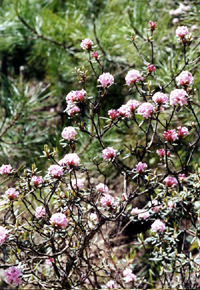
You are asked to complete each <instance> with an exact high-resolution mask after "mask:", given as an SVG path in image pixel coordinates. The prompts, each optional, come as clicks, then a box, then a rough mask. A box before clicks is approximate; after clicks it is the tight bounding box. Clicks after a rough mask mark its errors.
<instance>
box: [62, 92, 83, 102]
mask: <svg viewBox="0 0 200 290" xmlns="http://www.w3.org/2000/svg"><path fill="white" fill-rule="evenodd" d="M85 95H86V91H85V90H83V89H82V90H80V91H71V92H69V93H68V94H67V96H66V102H67V103H68V104H71V103H74V102H78V101H81V102H83V101H84V100H85Z"/></svg>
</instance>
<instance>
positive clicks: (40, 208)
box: [35, 206, 46, 219]
mask: <svg viewBox="0 0 200 290" xmlns="http://www.w3.org/2000/svg"><path fill="white" fill-rule="evenodd" d="M45 215H46V210H45V207H44V206H38V207H36V210H35V216H36V218H38V219H40V218H42V217H43V216H45Z"/></svg>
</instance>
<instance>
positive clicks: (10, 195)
mask: <svg viewBox="0 0 200 290" xmlns="http://www.w3.org/2000/svg"><path fill="white" fill-rule="evenodd" d="M5 193H6V195H7V196H8V198H9V199H10V200H13V199H15V197H17V196H18V195H19V192H18V191H16V189H15V188H9V189H8V190H6V192H5Z"/></svg>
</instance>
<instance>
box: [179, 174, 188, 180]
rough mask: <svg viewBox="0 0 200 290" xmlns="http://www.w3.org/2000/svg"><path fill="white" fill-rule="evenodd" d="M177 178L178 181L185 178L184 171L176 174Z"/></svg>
mask: <svg viewBox="0 0 200 290" xmlns="http://www.w3.org/2000/svg"><path fill="white" fill-rule="evenodd" d="M178 179H179V180H180V181H184V180H185V179H186V176H185V174H184V173H182V174H181V173H180V174H179V175H178Z"/></svg>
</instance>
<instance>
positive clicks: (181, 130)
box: [177, 126, 189, 138]
mask: <svg viewBox="0 0 200 290" xmlns="http://www.w3.org/2000/svg"><path fill="white" fill-rule="evenodd" d="M177 134H178V137H179V138H183V137H184V136H185V135H188V134H189V132H188V129H187V128H186V127H181V126H179V127H178V128H177Z"/></svg>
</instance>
